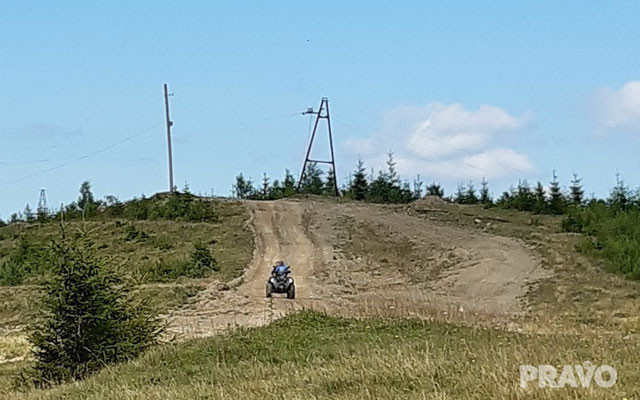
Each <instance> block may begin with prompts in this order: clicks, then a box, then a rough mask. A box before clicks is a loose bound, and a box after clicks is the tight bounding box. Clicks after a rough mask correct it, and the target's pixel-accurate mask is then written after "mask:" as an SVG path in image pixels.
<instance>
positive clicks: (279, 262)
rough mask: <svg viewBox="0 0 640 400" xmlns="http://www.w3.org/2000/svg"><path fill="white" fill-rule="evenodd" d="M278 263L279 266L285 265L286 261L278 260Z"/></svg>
mask: <svg viewBox="0 0 640 400" xmlns="http://www.w3.org/2000/svg"><path fill="white" fill-rule="evenodd" d="M276 265H277V266H281V265H284V261H276Z"/></svg>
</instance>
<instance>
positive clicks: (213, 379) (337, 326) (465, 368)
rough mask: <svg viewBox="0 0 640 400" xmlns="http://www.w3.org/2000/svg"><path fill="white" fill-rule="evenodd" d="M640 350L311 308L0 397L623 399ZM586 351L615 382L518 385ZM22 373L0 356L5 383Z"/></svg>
mask: <svg viewBox="0 0 640 400" xmlns="http://www.w3.org/2000/svg"><path fill="white" fill-rule="evenodd" d="M638 350H639V349H638V345H637V344H635V343H633V342H629V341H623V340H618V339H613V338H611V337H599V338H592V339H587V338H580V337H574V336H560V335H545V336H529V335H523V334H516V333H505V332H503V331H494V330H485V329H476V328H469V327H458V326H454V325H449V324H441V323H430V322H423V321H417V320H382V319H367V320H355V319H341V318H333V317H328V316H324V315H321V314H318V313H313V312H303V313H299V314H296V315H293V316H289V317H287V318H285V319H283V320H280V321H278V322H276V323H274V324H272V325H270V326H267V327H262V328H255V329H247V330H240V331H236V332H235V333H231V334H229V335H224V336H219V337H215V338H212V339H201V340H194V341H190V342H187V343H183V344H177V345H166V346H163V347H159V348H157V349H154V350H152V351H150V352H148V353H147V354H145V355H144V356H142V357H141V358H140V359H138V360H136V361H134V362H130V363H127V364H123V365H118V366H115V367H111V368H108V369H106V370H104V371H102V372H101V373H99V374H97V375H96V376H93V377H91V378H89V379H87V380H86V381H84V382H80V383H78V384H69V385H64V386H61V387H58V388H54V389H51V390H48V391H40V390H31V391H27V392H24V393H18V392H15V391H11V390H10V389H4V391H2V389H0V393H2V394H0V398H7V399H9V398H11V399H35V398H38V399H61V398H64V399H167V398H171V399H194V398H201V399H204V398H207V399H240V398H242V399H280V398H287V399H324V398H332V399H397V398H409V399H425V398H427V399H448V398H450V399H489V398H492V399H493V398H495V399H506V398H510V399H516V398H523V399H524V398H527V399H556V398H586V397H588V398H607V399H610V398H619V399H622V398H623V397H628V398H632V397H633V395H636V396H637V395H640V391H639V388H638V387H637V382H638V377H639V376H640V361H639V360H638V359H637V357H636V355H637V353H638ZM584 361H591V362H593V363H594V364H598V365H599V364H605V363H606V364H610V365H612V366H614V367H615V368H616V369H617V370H618V383H617V384H616V385H615V386H614V387H613V388H611V389H600V388H589V389H583V388H579V389H570V388H566V389H540V388H538V387H537V386H535V385H534V386H532V387H530V388H528V389H526V390H525V389H521V388H520V387H519V372H518V371H519V365H520V364H534V365H538V364H551V365H556V366H559V365H564V364H578V363H582V362H584ZM3 368H6V369H5V371H4V372H2V370H3ZM15 373H16V369H15V368H14V367H12V366H7V367H2V366H0V388H1V387H5V388H6V387H8V385H9V384H10V380H11V376H12V375H13V374H15ZM3 396H4V397H3Z"/></svg>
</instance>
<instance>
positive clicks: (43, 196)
mask: <svg viewBox="0 0 640 400" xmlns="http://www.w3.org/2000/svg"><path fill="white" fill-rule="evenodd" d="M37 211H38V214H39V215H40V214H45V215H46V214H49V207H48V206H47V192H46V191H45V190H44V189H40V198H39V199H38V209H37Z"/></svg>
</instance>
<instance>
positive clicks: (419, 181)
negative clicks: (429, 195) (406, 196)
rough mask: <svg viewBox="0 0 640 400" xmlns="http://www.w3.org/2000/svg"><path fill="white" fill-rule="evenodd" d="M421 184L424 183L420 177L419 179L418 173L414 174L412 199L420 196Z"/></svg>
mask: <svg viewBox="0 0 640 400" xmlns="http://www.w3.org/2000/svg"><path fill="white" fill-rule="evenodd" d="M422 185H424V182H422V179H420V174H418V175H417V176H416V179H414V181H413V198H414V199H421V198H422Z"/></svg>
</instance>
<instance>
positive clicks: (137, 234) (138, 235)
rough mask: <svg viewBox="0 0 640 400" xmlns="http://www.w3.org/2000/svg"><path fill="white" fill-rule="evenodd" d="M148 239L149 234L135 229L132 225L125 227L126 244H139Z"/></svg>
mask: <svg viewBox="0 0 640 400" xmlns="http://www.w3.org/2000/svg"><path fill="white" fill-rule="evenodd" d="M147 239H149V234H148V233H147V232H145V231H143V230H141V229H138V228H136V226H135V225H134V224H130V225H129V226H128V227H127V232H126V233H125V235H124V240H125V241H127V242H133V241H136V242H141V241H144V240H147Z"/></svg>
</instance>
